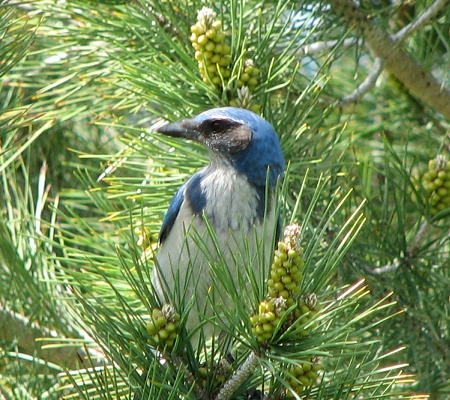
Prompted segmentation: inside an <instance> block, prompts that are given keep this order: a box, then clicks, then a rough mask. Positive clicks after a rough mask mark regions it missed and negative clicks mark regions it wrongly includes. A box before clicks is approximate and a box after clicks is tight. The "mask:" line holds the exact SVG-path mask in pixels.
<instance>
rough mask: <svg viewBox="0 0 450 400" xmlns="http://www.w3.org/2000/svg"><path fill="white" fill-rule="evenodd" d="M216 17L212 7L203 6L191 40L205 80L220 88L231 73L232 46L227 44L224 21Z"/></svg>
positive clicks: (192, 27)
mask: <svg viewBox="0 0 450 400" xmlns="http://www.w3.org/2000/svg"><path fill="white" fill-rule="evenodd" d="M215 18H216V13H215V12H214V11H213V10H212V9H210V8H208V7H203V8H202V9H201V10H200V11H199V12H198V16H197V22H196V23H195V24H194V25H192V26H191V37H190V40H191V43H192V47H193V48H194V49H195V54H194V57H195V59H196V60H197V61H198V68H199V71H200V75H201V77H202V79H203V81H204V82H206V83H208V84H210V85H212V86H214V87H216V88H220V87H222V86H223V85H226V83H227V82H228V80H229V77H230V75H231V70H229V66H230V64H231V56H230V53H231V47H230V46H228V45H227V44H225V39H226V34H225V32H223V31H222V21H219V20H216V19H215Z"/></svg>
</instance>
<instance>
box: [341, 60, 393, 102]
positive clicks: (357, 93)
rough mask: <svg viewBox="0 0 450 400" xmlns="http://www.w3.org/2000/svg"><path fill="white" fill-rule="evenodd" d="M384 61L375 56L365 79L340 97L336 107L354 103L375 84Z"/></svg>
mask: <svg viewBox="0 0 450 400" xmlns="http://www.w3.org/2000/svg"><path fill="white" fill-rule="evenodd" d="M384 65H385V62H384V60H382V59H381V58H376V59H375V61H374V63H373V65H372V69H371V70H370V72H369V74H368V75H367V76H366V79H364V81H363V82H361V84H360V85H359V86H358V87H357V88H356V89H355V90H354V91H353V92H352V93H350V94H349V95H347V96H345V97H342V98H341V99H340V100H339V102H338V104H337V105H338V107H343V106H346V105H347V104H350V103H356V102H358V101H359V100H361V98H362V97H363V96H364V95H365V94H366V93H367V92H368V91H369V90H370V89H372V88H373V87H374V86H375V83H376V82H377V79H378V77H379V76H380V74H381V73H382V72H383V69H384Z"/></svg>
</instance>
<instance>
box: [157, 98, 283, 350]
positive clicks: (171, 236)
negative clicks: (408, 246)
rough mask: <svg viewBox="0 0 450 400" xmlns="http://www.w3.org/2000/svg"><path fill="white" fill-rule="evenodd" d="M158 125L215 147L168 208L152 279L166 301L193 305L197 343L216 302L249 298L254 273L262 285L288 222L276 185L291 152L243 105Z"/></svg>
mask: <svg viewBox="0 0 450 400" xmlns="http://www.w3.org/2000/svg"><path fill="white" fill-rule="evenodd" d="M156 132H157V133H159V134H162V135H166V136H170V137H174V138H180V139H187V140H190V141H194V142H197V143H200V144H201V145H203V146H204V147H206V149H207V150H208V153H209V159H210V162H209V164H208V165H206V166H205V167H204V168H202V169H200V170H199V171H197V172H195V173H194V174H193V175H192V176H191V177H190V178H189V179H188V180H187V181H186V182H185V183H184V184H182V186H181V187H180V188H179V190H178V191H177V193H176V194H175V196H174V197H173V199H172V202H171V203H170V205H169V207H168V209H167V211H166V214H165V216H164V219H163V222H162V226H161V230H160V234H159V249H158V252H157V255H156V260H155V268H154V269H153V272H152V279H151V280H152V286H153V289H154V291H155V294H156V295H157V297H158V299H159V300H160V302H169V303H171V304H173V303H175V304H176V305H177V306H179V305H182V307H187V308H188V310H189V311H188V317H187V318H186V325H185V327H186V329H187V331H188V332H191V343H192V344H193V346H194V348H195V347H196V346H200V345H199V343H201V341H199V338H200V337H202V338H203V339H202V340H203V341H204V340H205V338H208V337H211V336H213V335H215V334H216V333H217V328H216V327H215V325H214V324H211V323H210V322H211V321H210V320H208V318H211V316H212V315H213V313H212V308H213V307H214V306H216V305H217V306H221V307H222V308H223V307H231V304H232V300H231V299H232V298H233V297H235V298H236V297H239V298H242V299H248V297H249V296H251V295H252V294H251V293H250V292H251V290H252V289H251V287H252V285H251V284H250V282H251V281H252V280H253V281H254V282H256V283H257V284H259V285H262V279H261V278H264V276H266V274H267V272H268V269H269V267H270V261H271V255H272V252H273V250H274V245H275V238H276V235H277V234H278V232H279V229H280V218H279V215H278V214H279V213H278V211H277V210H278V208H277V204H276V203H277V202H276V199H275V192H276V185H277V181H278V180H279V179H281V178H282V177H283V174H284V170H285V159H284V156H283V152H282V149H281V145H280V141H279V138H278V135H277V133H276V132H275V129H274V128H273V126H272V125H271V124H270V123H269V122H268V121H266V120H265V119H263V118H262V117H260V116H259V115H257V114H255V113H253V112H251V111H249V110H246V109H242V108H236V107H219V108H212V109H209V110H206V111H204V112H202V113H200V114H199V115H197V116H195V117H194V118H192V119H184V120H181V121H177V122H171V123H168V124H166V125H163V126H161V127H159V128H157V129H156ZM220 265H222V266H223V265H225V267H226V268H225V270H223V269H221V267H220ZM224 275H227V276H228V277H231V280H228V282H231V283H232V284H231V285H230V284H228V286H227V285H224V284H223V281H224V280H225V281H226V278H225V279H224V278H223V276H224ZM197 348H200V347H197Z"/></svg>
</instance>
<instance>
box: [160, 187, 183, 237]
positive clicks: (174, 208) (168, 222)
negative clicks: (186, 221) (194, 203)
mask: <svg viewBox="0 0 450 400" xmlns="http://www.w3.org/2000/svg"><path fill="white" fill-rule="evenodd" d="M185 188H186V183H184V184H183V185H181V186H180V188H179V189H178V192H177V194H176V195H175V196H174V197H173V199H172V202H171V203H170V206H169V208H168V209H167V211H166V215H165V216H164V220H163V223H162V225H161V230H160V232H159V243H162V242H164V240H165V239H166V238H167V236H168V235H169V233H170V230H171V229H172V227H173V224H174V222H175V220H176V218H177V216H178V213H179V211H180V207H181V205H182V204H183V201H184V190H185Z"/></svg>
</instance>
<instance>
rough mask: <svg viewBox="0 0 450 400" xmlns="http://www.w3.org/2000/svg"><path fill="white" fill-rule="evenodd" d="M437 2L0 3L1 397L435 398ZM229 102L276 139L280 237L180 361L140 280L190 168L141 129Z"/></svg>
mask: <svg viewBox="0 0 450 400" xmlns="http://www.w3.org/2000/svg"><path fill="white" fill-rule="evenodd" d="M448 6H449V2H448V1H445V0H435V1H434V2H431V1H425V0H419V1H416V2H389V1H381V2H380V1H379V2H360V3H356V2H353V1H351V0H333V1H332V0H330V1H325V2H306V1H298V2H287V1H280V0H272V1H266V2H255V1H242V0H233V1H231V2H225V1H220V2H211V3H205V2H202V1H198V0H189V1H179V2H174V1H169V0H167V1H164V0H159V1H143V0H103V1H99V2H94V1H87V0H85V1H82V0H68V1H57V0H35V1H29V2H27V1H20V2H15V1H10V2H5V3H3V4H0V17H1V19H0V32H1V38H2V40H1V41H0V60H1V62H0V78H1V92H0V100H1V102H2V106H1V111H0V146H1V150H0V174H1V183H0V189H1V195H0V205H1V210H2V213H1V214H0V229H1V232H0V235H1V236H0V237H1V239H0V267H1V268H0V354H1V357H0V393H1V395H2V398H3V397H4V398H6V399H9V398H14V399H15V398H21V399H22V398H25V397H26V398H37V397H39V398H46V399H52V398H61V397H63V398H98V397H101V398H106V399H107V398H117V397H120V398H125V397H126V398H136V399H142V400H143V399H180V398H185V399H218V400H219V399H262V398H267V399H280V400H281V399H290V398H313V399H329V398H334V399H345V398H354V397H358V398H377V399H378V398H425V397H426V396H427V395H429V396H430V398H433V399H444V398H446V397H448V394H449V392H450V367H449V365H450V362H449V356H448V354H450V341H449V332H450V319H449V289H448V288H449V287H450V272H449V271H450V268H449V267H450V262H449V259H450V240H449V238H450V235H449V232H450V224H449V210H450V208H449V205H450V200H449V199H450V186H449V182H450V162H449V157H448V150H449V141H448V139H449V137H448V132H449V121H450V108H449V107H450V89H449V87H450V85H449V83H448V70H449V60H448V49H449V48H450V41H449V35H448V32H449V27H450V13H449V12H448ZM225 105H232V106H236V107H243V108H248V109H251V110H253V111H254V112H256V113H258V114H260V115H262V116H263V117H264V118H266V119H267V120H268V121H269V122H270V123H272V124H273V126H274V127H275V129H276V131H277V132H278V133H279V136H280V140H281V143H282V147H283V151H284V155H285V158H286V160H288V162H289V166H288V170H287V172H286V174H285V177H284V181H283V183H282V184H281V185H280V187H279V188H278V198H279V199H280V201H279V209H280V213H281V216H282V221H283V225H284V227H286V231H285V235H284V236H282V237H281V238H280V241H279V242H278V244H277V246H276V247H277V249H276V250H275V251H274V255H273V260H271V261H272V267H271V270H270V271H268V273H267V276H265V277H264V278H265V279H262V280H261V282H253V284H252V287H251V288H250V292H251V293H252V295H251V296H249V299H248V300H247V301H246V302H244V301H242V299H240V298H235V301H234V303H235V304H234V307H233V308H232V310H231V311H230V310H227V309H221V308H220V307H217V309H216V310H215V315H214V316H213V317H212V318H211V319H210V320H208V322H210V323H213V324H216V325H217V326H218V327H219V328H221V329H222V330H223V332H224V334H223V337H221V338H220V340H212V341H211V340H208V338H202V337H201V342H200V345H199V346H198V347H199V348H193V347H192V346H191V342H190V340H189V335H190V334H191V333H192V332H187V331H186V329H185V327H184V320H185V318H186V313H187V311H186V310H185V309H176V307H174V305H171V304H160V303H159V302H158V299H156V298H155V296H154V294H153V293H152V290H151V284H150V276H151V271H152V268H153V265H154V254H155V253H156V252H157V247H158V244H157V235H158V231H159V228H160V225H161V221H162V218H163V215H164V212H165V210H166V209H167V207H168V204H169V201H170V199H171V197H172V196H173V194H174V193H175V192H176V190H177V188H178V187H179V186H180V184H181V183H182V182H184V181H185V180H186V178H187V177H188V176H190V175H191V174H192V173H193V172H194V171H195V170H197V169H199V168H201V167H202V166H204V165H205V163H206V162H207V157H206V154H205V152H204V150H203V149H201V148H199V147H198V146H196V145H195V144H192V143H189V142H180V141H177V140H175V139H172V138H167V137H162V136H160V135H158V134H156V133H155V132H154V128H155V127H157V126H159V125H160V124H162V123H164V121H165V120H168V121H173V120H177V119H180V118H184V117H191V116H193V115H195V114H198V113H199V112H201V111H204V110H205V109H208V108H212V107H218V106H225ZM219 264H220V263H219ZM215 268H216V272H217V274H218V278H219V281H220V284H221V285H223V286H224V287H229V286H230V285H231V282H230V280H229V278H228V279H227V276H226V274H224V273H222V274H221V273H220V272H221V271H226V268H227V266H226V265H218V266H216V267H215ZM200 336H201V335H200ZM228 348H231V349H232V355H233V359H231V358H230V357H229V355H228V353H227V351H226V350H225V349H228Z"/></svg>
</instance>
